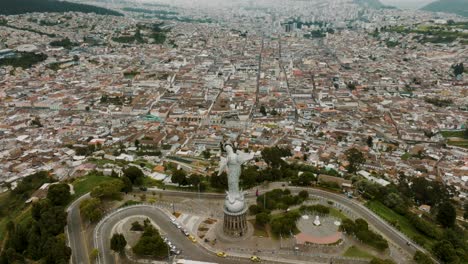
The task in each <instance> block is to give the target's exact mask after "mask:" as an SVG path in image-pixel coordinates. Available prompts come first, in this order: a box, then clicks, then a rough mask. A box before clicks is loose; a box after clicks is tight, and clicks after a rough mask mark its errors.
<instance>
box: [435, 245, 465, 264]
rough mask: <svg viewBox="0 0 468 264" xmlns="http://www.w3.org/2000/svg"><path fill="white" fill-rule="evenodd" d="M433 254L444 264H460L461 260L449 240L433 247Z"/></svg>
mask: <svg viewBox="0 0 468 264" xmlns="http://www.w3.org/2000/svg"><path fill="white" fill-rule="evenodd" d="M432 252H433V253H434V256H436V258H438V259H439V260H440V261H442V262H443V263H454V264H455V263H459V261H460V259H459V258H458V256H457V253H456V251H455V248H454V247H453V245H452V243H450V242H449V241H447V240H442V241H440V242H437V243H436V244H434V246H433V247H432Z"/></svg>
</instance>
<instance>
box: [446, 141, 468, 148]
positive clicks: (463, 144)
mask: <svg viewBox="0 0 468 264" xmlns="http://www.w3.org/2000/svg"><path fill="white" fill-rule="evenodd" d="M447 144H448V145H452V146H456V147H461V148H468V140H460V141H454V140H449V141H448V142H447Z"/></svg>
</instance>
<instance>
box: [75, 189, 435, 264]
mask: <svg viewBox="0 0 468 264" xmlns="http://www.w3.org/2000/svg"><path fill="white" fill-rule="evenodd" d="M277 185H278V186H274V187H273V186H272V187H271V188H270V189H274V188H279V187H281V184H277ZM287 188H289V189H290V190H291V191H292V192H294V193H297V192H299V191H301V190H307V191H308V192H309V194H310V195H316V196H320V197H323V198H325V199H328V200H331V201H335V202H337V203H340V204H342V205H344V206H346V207H348V208H349V209H351V210H352V211H354V212H355V213H356V214H357V215H359V216H360V217H362V218H363V219H365V220H366V221H367V222H369V223H370V224H371V225H373V226H374V227H376V228H377V230H379V232H381V233H382V234H383V235H385V236H386V237H387V238H388V239H390V240H391V241H392V242H393V243H395V244H396V245H398V246H399V247H400V248H401V249H403V250H405V251H407V252H408V253H409V254H414V253H415V252H416V250H421V251H423V252H426V251H425V250H424V249H423V248H421V247H420V246H418V245H416V244H414V243H412V242H411V241H409V240H407V239H406V237H404V236H403V235H402V234H401V233H400V232H399V231H398V230H396V229H395V228H394V227H393V226H391V225H390V224H388V223H387V222H385V221H383V220H382V219H380V218H379V217H378V216H376V215H375V214H374V213H373V212H372V211H370V210H369V209H368V208H366V207H365V206H363V205H362V204H360V203H359V202H357V201H356V200H354V199H349V198H347V197H346V196H344V195H340V194H335V193H330V192H326V191H322V190H318V189H312V188H300V187H291V186H289V187H287ZM149 191H151V192H153V191H154V192H156V193H162V194H164V195H165V196H175V197H184V198H198V197H199V196H200V197H201V198H203V199H224V196H225V194H220V193H200V194H198V193H196V192H180V191H170V190H159V189H149ZM265 191H268V190H262V192H265ZM87 197H88V196H87V195H85V196H83V197H80V198H79V199H78V200H77V201H75V202H74V203H73V204H72V205H71V206H70V207H69V209H68V225H67V233H68V235H69V244H70V247H71V249H72V263H74V264H87V263H89V261H88V248H87V246H86V240H85V237H84V235H83V232H84V231H83V228H82V224H81V221H80V214H79V202H80V201H81V200H83V199H85V198H87ZM247 197H255V191H254V190H250V191H249V192H248V194H247ZM135 214H138V215H146V216H148V217H149V218H151V219H153V221H155V222H156V223H158V225H160V227H161V228H162V229H163V231H164V232H165V233H167V234H169V236H170V237H171V241H173V243H175V245H176V246H177V247H178V248H180V249H182V250H183V251H184V252H183V255H184V256H186V257H187V258H189V259H193V260H202V261H209V262H218V263H219V262H220V259H219V258H218V257H216V256H214V255H212V254H210V253H208V252H207V251H206V250H204V249H203V248H201V247H200V246H199V245H196V244H192V242H190V241H189V240H188V239H187V238H186V237H185V236H184V235H183V234H182V233H181V232H180V231H179V230H178V229H177V228H176V227H174V226H173V225H172V223H171V222H170V220H169V218H168V217H167V216H166V215H165V214H164V213H163V212H162V211H160V210H159V209H156V210H144V209H141V208H140V209H136V208H133V207H130V208H128V210H122V211H120V212H119V213H117V214H115V215H113V216H112V217H111V218H110V219H109V220H108V221H106V223H105V224H103V225H102V226H101V229H100V230H99V234H100V235H99V238H98V240H99V242H98V244H100V246H99V247H100V248H99V252H104V253H105V258H106V259H107V260H108V261H106V262H104V263H113V261H111V260H109V259H110V258H111V256H110V252H111V251H110V249H109V243H110V236H111V234H110V230H111V229H112V227H113V226H114V225H115V224H116V223H117V222H118V221H119V219H122V218H125V217H127V216H131V215H135ZM407 243H409V244H410V245H408V244H407ZM222 263H243V262H242V261H239V260H230V259H223V260H222ZM245 263H250V262H249V261H247V260H246V261H245Z"/></svg>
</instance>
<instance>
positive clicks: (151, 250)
mask: <svg viewBox="0 0 468 264" xmlns="http://www.w3.org/2000/svg"><path fill="white" fill-rule="evenodd" d="M143 225H144V229H143V234H142V235H141V237H140V239H139V240H138V242H137V243H136V245H135V246H134V247H133V248H132V250H133V253H135V254H136V255H138V256H142V257H152V258H157V259H163V258H166V257H167V254H168V246H167V244H166V243H165V242H164V240H163V239H162V237H161V235H160V234H159V231H158V230H157V229H156V228H155V227H154V226H153V225H152V224H151V223H150V221H149V220H148V219H146V220H145V221H144V222H143Z"/></svg>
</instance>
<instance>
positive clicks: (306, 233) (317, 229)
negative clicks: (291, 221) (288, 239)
mask: <svg viewBox="0 0 468 264" xmlns="http://www.w3.org/2000/svg"><path fill="white" fill-rule="evenodd" d="M340 225H341V221H340V220H339V219H337V218H334V217H329V216H318V215H313V214H312V215H309V214H304V215H302V216H301V218H300V219H299V221H298V222H297V228H298V229H299V231H300V233H299V234H297V235H296V236H295V238H296V243H297V244H298V245H307V244H318V245H330V244H338V243H339V242H340V241H342V239H343V237H342V233H341V232H340V231H339V226H340Z"/></svg>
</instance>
